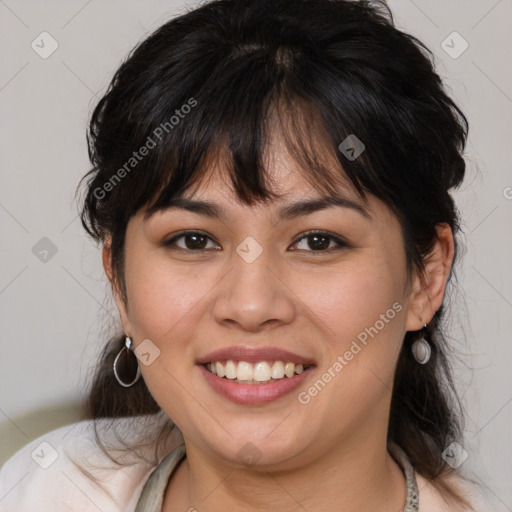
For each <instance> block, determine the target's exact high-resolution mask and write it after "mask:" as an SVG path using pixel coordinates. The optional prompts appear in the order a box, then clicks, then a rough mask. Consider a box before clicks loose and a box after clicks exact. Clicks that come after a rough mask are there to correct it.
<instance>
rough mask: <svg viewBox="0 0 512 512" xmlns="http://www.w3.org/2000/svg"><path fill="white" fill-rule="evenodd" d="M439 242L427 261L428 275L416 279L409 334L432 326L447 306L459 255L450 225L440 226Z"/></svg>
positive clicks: (426, 273)
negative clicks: (447, 288)
mask: <svg viewBox="0 0 512 512" xmlns="http://www.w3.org/2000/svg"><path fill="white" fill-rule="evenodd" d="M436 231H437V240H436V242H435V245H434V247H433V249H432V252H431V253H430V254H429V256H428V258H427V263H426V264H425V269H424V272H423V273H422V274H421V275H419V274H418V273H417V272H416V273H415V275H414V277H413V291H412V292H411V295H410V301H409V310H408V315H407V321H406V330H407V331H419V330H420V329H421V328H422V327H423V326H424V325H425V324H428V323H429V322H430V321H431V320H432V317H433V316H434V314H435V312H436V311H437V310H438V309H439V308H440V307H441V304H442V303H443V298H444V293H445V290H446V285H447V283H448V278H449V276H450V271H451V268H452V265H453V259H454V255H455V244H454V240H453V233H452V230H451V228H450V226H448V224H445V223H443V224H440V225H438V226H437V227H436Z"/></svg>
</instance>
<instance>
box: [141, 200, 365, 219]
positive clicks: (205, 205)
mask: <svg viewBox="0 0 512 512" xmlns="http://www.w3.org/2000/svg"><path fill="white" fill-rule="evenodd" d="M333 207H342V208H349V209H351V210H354V211H356V212H357V213H359V214H361V215H362V216H363V217H365V218H367V219H371V215H370V214H369V213H368V210H366V209H365V208H364V207H363V206H361V205H360V204H359V203H356V202H355V201H351V200H350V199H347V198H345V197H339V196H325V197H320V198H317V199H307V200H302V201H297V202H294V203H290V204H288V205H285V206H283V207H281V208H280V209H279V210H278V216H279V218H280V219H281V220H290V219H295V218H297V217H301V216H304V215H308V214H310V213H314V212H317V211H320V210H325V209H327V208H333ZM168 209H179V210H186V211H189V212H192V213H197V214H199V215H204V216H205V217H211V218H213V219H220V220H227V216H226V214H225V212H224V210H223V209H222V208H221V207H220V206H218V205H217V204H215V203H212V202H210V201H200V200H195V199H186V198H183V197H177V198H174V199H172V200H171V201H170V202H169V203H167V204H166V205H165V207H163V208H162V210H168ZM149 217H151V214H148V213H146V215H145V219H146V220H147V218H149Z"/></svg>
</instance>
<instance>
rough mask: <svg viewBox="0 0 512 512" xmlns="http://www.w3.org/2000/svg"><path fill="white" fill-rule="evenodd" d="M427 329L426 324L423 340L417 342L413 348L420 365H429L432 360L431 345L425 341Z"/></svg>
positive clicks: (423, 330)
mask: <svg viewBox="0 0 512 512" xmlns="http://www.w3.org/2000/svg"><path fill="white" fill-rule="evenodd" d="M426 328H427V324H425V325H424V327H423V329H422V333H421V338H420V339H419V340H416V341H415V342H414V343H413V344H412V347H411V350H412V355H413V357H414V359H416V361H417V362H418V363H420V364H427V363H428V361H429V359H430V355H431V354H432V349H431V348H430V344H429V342H428V341H427V340H426V339H425V336H426Z"/></svg>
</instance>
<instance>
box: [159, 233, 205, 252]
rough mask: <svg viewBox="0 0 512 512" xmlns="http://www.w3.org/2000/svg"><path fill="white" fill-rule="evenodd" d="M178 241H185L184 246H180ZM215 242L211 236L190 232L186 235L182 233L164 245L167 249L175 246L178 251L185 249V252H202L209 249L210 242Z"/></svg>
mask: <svg viewBox="0 0 512 512" xmlns="http://www.w3.org/2000/svg"><path fill="white" fill-rule="evenodd" d="M178 240H183V244H178V243H177V242H178ZM209 240H210V241H213V240H212V239H211V238H210V237H209V236H207V235H205V234H203V233H200V232H197V231H188V232H184V233H180V234H179V235H176V236H175V237H173V238H171V239H170V240H167V241H166V242H164V244H163V245H165V246H166V247H173V246H175V247H176V248H178V249H183V250H184V251H202V250H204V249H207V248H211V247H207V244H208V241H209Z"/></svg>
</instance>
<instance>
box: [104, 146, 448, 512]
mask: <svg viewBox="0 0 512 512" xmlns="http://www.w3.org/2000/svg"><path fill="white" fill-rule="evenodd" d="M273 151H274V152H273V153H272V152H271V154H270V159H269V164H268V168H267V170H268V172H269V173H270V175H271V176H272V179H273V182H272V183H275V188H274V190H277V192H279V193H280V194H282V196H281V198H280V199H279V200H277V201H275V202H270V203H268V204H265V205H262V204H259V205H257V206H254V207H247V206H245V205H242V204H240V203H239V202H238V201H237V199H236V197H235V195H234V193H233V191H232V190H231V188H230V186H229V184H228V180H227V179H226V177H225V176H224V174H223V172H222V169H221V168H218V169H213V171H214V172H212V173H211V177H210V179H209V180H208V181H204V182H201V183H199V186H198V187H197V188H195V189H194V190H193V191H190V192H189V193H187V197H193V198H194V199H203V200H209V201H212V202H215V203H216V204H218V205H219V206H220V207H222V209H223V210H225V213H226V216H227V218H226V220H224V221H220V220H215V219H211V218H207V217H204V216H201V215H198V214H196V213H191V212H185V211H181V210H167V211H164V212H160V213H157V214H155V215H154V216H153V217H151V218H150V219H149V220H147V221H144V220H143V218H142V212H138V213H137V214H136V215H135V216H134V217H132V218H131V219H130V222H129V224H128V227H127V232H126V242H125V280H126V287H127V295H128V303H127V304H125V303H124V302H123V300H122V299H121V295H120V294H119V293H118V292H117V288H116V286H115V283H116V280H115V276H114V275H113V272H112V267H111V262H110V247H109V244H108V242H107V243H106V244H105V246H104V249H103V262H104V267H105V271H106V273H107V275H108V277H109V279H110V281H111V283H112V285H113V290H114V294H115V298H116V303H117V306H118V309H119V312H120V315H121V319H122V324H123V327H124V330H125V332H126V334H128V335H129V336H131V337H132V338H133V341H134V345H135V347H137V346H138V344H139V343H141V342H142V341H143V340H145V339H150V340H151V341H152V342H153V343H154V344H155V345H156V346H157V347H158V348H159V350H160V356H159V357H158V358H156V359H155V360H154V362H153V363H152V364H151V365H149V366H145V365H142V364H139V367H140V369H141V372H142V374H143V377H144V380H145V382H146V384H147V386H148V388H149V390H150V392H151V393H152V395H153V397H154V398H155V400H156V401H157V402H158V404H159V405H160V406H161V407H162V409H163V410H164V411H165V412H166V413H167V414H168V415H169V417H170V418H172V420H173V421H174V422H175V423H176V424H177V425H178V427H179V428H180V430H181V432H182V434H183V438H184V440H185V444H186V450H187V458H186V459H185V460H184V461H183V462H182V463H181V464H180V466H179V467H178V469H177V470H176V472H175V474H174V475H173V477H172V478H171V479H170V481H169V484H168V486H167V489H166V495H165V500H164V508H163V510H165V511H166V512H172V511H178V510H180V511H186V510H189V509H191V507H195V508H196V509H197V510H208V511H211V512H216V511H220V510H238V511H264V510H271V509H278V510H281V511H285V512H286V511H292V510H307V511H309V512H313V511H322V512H324V511H325V510H339V509H343V510H344V511H345V512H352V511H354V512H355V511H360V510H366V511H374V510H375V511H377V510H379V511H381V512H382V511H383V510H389V511H393V512H398V511H401V510H402V509H403V506H404V502H405V495H406V490H405V479H404V476H403V474H402V472H401V470H400V468H399V467H398V466H397V464H396V463H395V462H394V461H393V459H392V458H391V457H390V455H389V454H388V452H387V450H386V432H387V424H388V417H389V407H390V400H391V388H392V381H393V374H394V370H395V365H396V361H397V357H398V352H399V349H400V346H401V343H402V340H403V337H404V335H405V332H406V331H408V330H414V331H415V330H419V329H421V328H422V327H423V325H424V324H426V323H428V322H429V321H430V319H431V318H432V316H433V315H434V313H435V311H436V310H437V309H438V308H439V307H440V305H441V303H442V299H443V296H444V291H445V286H446V282H447V278H448V275H449V271H450V268H451V265H452V263H453V250H454V247H453V238H452V233H451V230H450V228H449V227H448V226H440V227H439V229H438V237H439V241H438V243H437V244H436V246H435V248H434V251H433V252H432V254H431V257H430V258H429V263H428V264H427V266H426V269H425V274H424V276H422V275H419V274H418V273H415V274H414V275H413V276H412V277H411V279H410V280H409V279H408V277H407V274H406V261H405V251H404V247H403V239H402V233H401V229H400V225H399V223H398V220H397V219H396V217H395V216H394V215H393V214H392V213H391V212H390V210H389V209H388V208H387V207H386V205H385V204H384V203H382V202H380V201H379V200H377V199H376V198H374V197H371V196H370V198H369V201H368V205H367V211H368V213H369V214H370V216H371V218H370V219H368V218H366V217H364V216H363V215H361V214H360V213H358V212H356V211H354V210H352V209H348V208H340V207H332V208H328V209H325V210H322V211H317V212H314V213H311V214H308V215H306V216H304V217H299V218H296V219H292V220H286V221H284V220H281V221H280V220H278V217H277V209H278V208H279V206H281V205H284V204H288V203H289V202H293V201H296V200H299V199H312V198H315V197H319V196H320V195H321V194H320V193H319V192H318V191H316V190H315V189H314V188H313V187H312V186H311V185H310V184H309V183H308V182H307V181H306V180H305V179H304V178H303V177H302V176H301V174H300V172H299V171H298V170H297V168H296V165H295V164H294V162H293V160H292V159H291V158H290V157H289V156H288V155H287V154H285V153H284V152H281V151H279V152H278V151H277V150H276V149H274V150H273ZM340 194H342V195H343V196H345V197H349V198H351V199H352V200H353V201H355V202H358V203H359V204H361V205H363V203H362V202H361V200H360V199H359V198H358V197H357V195H356V194H355V193H354V191H353V190H351V189H350V188H349V187H347V186H346V185H345V186H344V187H342V186H341V185H340ZM181 230H201V231H202V232H204V233H206V234H207V235H208V236H209V237H210V238H211V240H209V239H206V241H204V242H203V245H202V246H201V247H206V248H203V249H201V251H202V252H200V251H199V250H193V249H191V248H190V247H194V245H193V243H194V241H193V240H192V241H190V239H189V240H188V244H189V245H188V247H189V249H188V251H187V249H186V247H187V245H185V244H186V243H187V239H185V238H181V239H179V240H177V242H176V244H178V245H179V246H180V247H182V249H181V250H180V249H179V247H178V246H177V245H175V246H174V248H173V247H165V246H162V245H161V244H162V242H163V241H165V240H169V239H170V238H172V235H175V234H178V232H180V231H181ZM307 230H325V231H329V232H331V233H332V234H333V235H338V236H339V237H341V238H342V239H344V240H345V241H346V242H347V243H348V244H349V245H350V246H349V247H341V248H339V249H335V248H336V247H337V244H336V243H335V241H334V240H332V239H326V240H325V246H324V247H329V248H321V249H320V250H323V251H324V252H317V253H313V250H314V249H315V247H317V246H315V240H311V238H309V242H308V238H302V237H303V233H304V232H305V231H307ZM248 236H250V237H252V238H254V239H255V240H256V241H257V242H258V244H259V245H260V246H261V248H262V249H263V252H262V253H261V255H260V256H259V257H258V258H257V259H256V260H255V261H254V262H252V263H247V262H246V261H244V259H242V258H241V257H240V256H239V255H238V254H237V252H236V248H237V246H238V245H239V244H240V243H241V242H242V241H243V240H244V239H245V238H246V237H248ZM301 238H302V240H300V239H301ZM195 243H196V246H197V244H198V243H199V242H197V241H196V242H195ZM206 243H207V245H206ZM331 247H332V249H331ZM394 303H399V304H400V305H401V311H399V312H397V313H396V315H395V316H394V318H393V319H391V320H390V321H389V322H387V323H385V326H384V328H382V329H380V330H379V332H378V334H377V335H376V336H374V337H373V338H369V342H368V344H367V345H366V346H364V347H363V348H362V350H361V351H360V352H359V353H357V355H355V356H354V358H353V359H352V360H351V361H349V362H348V364H347V365H346V366H344V368H343V370H342V371H340V372H339V373H337V375H336V377H335V378H333V379H332V380H331V382H329V383H328V384H327V385H326V386H325V387H324V388H323V389H322V390H321V392H319V393H318V394H317V395H316V396H314V397H312V398H311V400H310V401H309V403H307V404H303V403H300V402H299V400H298V399H297V395H298V393H299V392H300V391H304V390H307V389H308V387H310V386H312V385H313V384H314V382H316V381H317V379H318V378H320V377H321V375H322V374H323V373H324V372H326V371H327V369H328V368H329V367H332V365H333V364H334V363H335V361H336V360H337V357H338V356H340V355H343V354H344V353H345V352H346V351H347V350H348V349H349V348H350V346H351V343H352V341H353V340H355V339H357V336H358V334H359V333H361V332H362V331H364V329H365V328H368V327H370V326H374V325H375V324H376V321H377V320H379V318H381V316H380V315H382V314H385V313H386V311H387V310H389V309H390V308H392V305H393V304H394ZM232 345H247V346H277V347H280V348H284V349H286V350H290V351H292V352H295V353H298V354H300V355H303V356H308V357H311V358H313V359H314V360H315V362H316V368H315V369H314V371H313V373H312V374H311V375H310V376H309V377H308V379H307V380H306V381H304V383H303V384H302V385H301V386H300V387H299V389H298V390H296V391H293V392H292V393H290V394H288V395H286V396H284V397H282V398H280V399H278V400H276V401H274V402H270V403H267V404H263V405H239V404H235V403H233V402H231V401H229V400H227V399H226V398H223V397H221V396H220V395H218V394H217V393H216V392H215V391H213V390H212V388H211V387H210V386H209V384H208V383H207V382H206V380H205V379H204V377H203V376H202V375H201V373H200V371H199V368H198V367H197V365H196V364H195V361H196V359H197V358H199V357H201V356H204V355H205V354H207V353H208V352H210V351H213V350H215V349H218V348H222V347H227V346H232ZM248 442H251V443H252V444H254V445H255V446H256V447H257V449H258V451H259V453H260V455H261V457H260V459H259V460H258V461H257V463H256V464H254V465H252V466H250V467H248V466H245V465H244V464H243V463H242V462H241V460H240V459H239V457H238V452H239V450H240V449H242V447H244V446H245V445H246V443H248ZM341 504H342V506H341ZM302 507H303V508H302ZM192 510H193V509H192Z"/></svg>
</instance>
